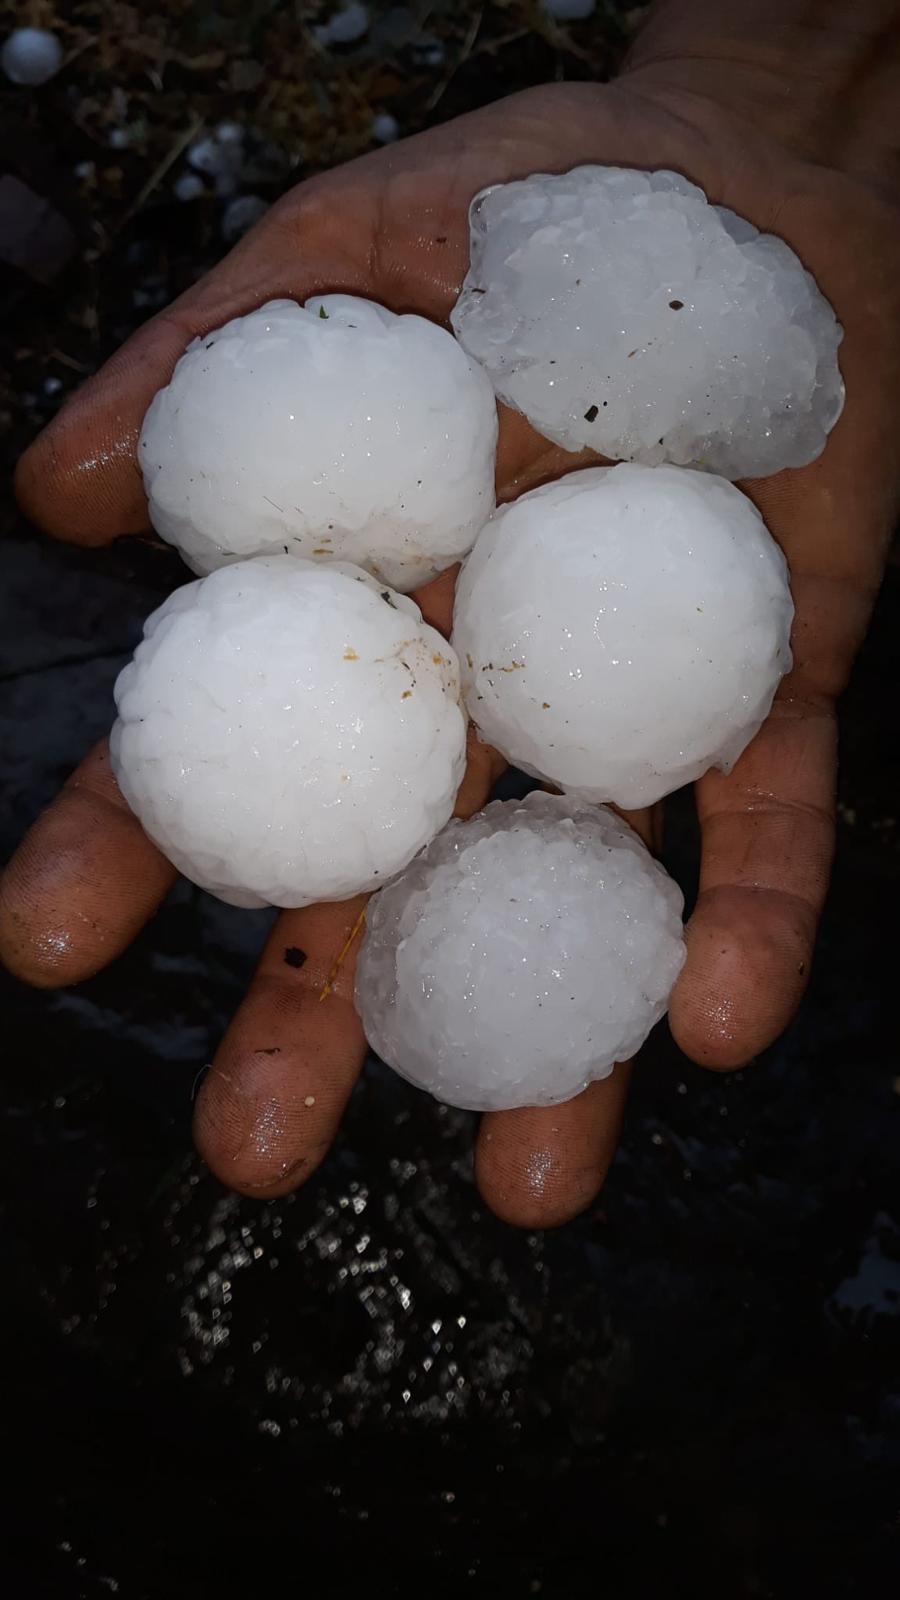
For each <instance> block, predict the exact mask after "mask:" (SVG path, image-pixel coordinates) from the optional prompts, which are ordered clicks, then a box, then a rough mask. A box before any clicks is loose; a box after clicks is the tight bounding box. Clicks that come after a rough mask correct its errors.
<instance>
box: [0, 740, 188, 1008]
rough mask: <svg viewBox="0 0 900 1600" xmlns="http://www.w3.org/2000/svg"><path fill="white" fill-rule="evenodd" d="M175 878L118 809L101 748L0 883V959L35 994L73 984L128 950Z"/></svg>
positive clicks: (35, 827)
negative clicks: (40, 990) (33, 989)
mask: <svg viewBox="0 0 900 1600" xmlns="http://www.w3.org/2000/svg"><path fill="white" fill-rule="evenodd" d="M176 876H177V874H176V872H175V869H174V867H172V866H171V865H170V863H169V862H168V861H167V860H166V859H165V857H164V856H163V855H162V854H161V853H160V851H159V850H157V848H156V846H155V845H153V844H151V842H150V840H149V839H148V838H147V836H146V834H145V833H144V832H143V830H142V829H141V827H140V824H139V823H138V822H137V820H136V818H135V817H134V816H132V814H131V812H130V811H129V810H128V808H127V806H126V805H125V802H124V800H123V799H122V796H121V794H120V793H119V790H118V788H117V786H116V783H115V779H114V778H113V776H112V772H111V770H110V764H109V752H108V749H107V747H106V743H105V741H104V742H103V743H102V744H101V745H99V746H98V747H97V748H96V749H95V750H93V751H92V752H91V754H90V755H89V756H88V757H87V758H86V760H85V761H84V762H83V763H82V765H81V766H80V767H79V768H78V770H77V771H76V772H75V773H73V775H72V777H71V778H70V779H69V782H68V783H67V784H66V786H65V788H64V789H63V790H62V791H61V793H60V794H59V795H58V796H57V798H56V800H55V801H54V802H53V803H52V804H51V805H50V806H48V808H47V810H46V811H45V812H44V813H43V815H42V816H40V817H38V819H37V821H36V822H35V823H34V824H33V826H32V827H31V828H30V829H29V831H28V833H27V834H26V835H25V838H24V839H23V840H22V843H21V844H20V846H19V848H18V850H17V851H16V852H15V854H14V855H13V857H12V859H11V860H10V862H9V864H8V866H7V867H6V870H5V872H4V873H3V876H2V879H0V960H2V962H3V965H4V966H5V967H6V968H7V970H8V971H10V972H11V973H12V974H13V975H14V976H15V977H17V978H20V979H21V980H22V981H23V982H24V983H28V984H31V985H32V986H33V987H35V988H39V989H58V988H64V987H66V986H67V985H69V984H73V983H81V982H83V981H84V979H86V978H90V977H93V976H94V974H95V973H97V972H99V971H101V969H102V968H103V967H105V966H107V965H108V963H109V962H110V961H112V960H114V958H115V957H116V956H117V955H119V954H121V952H122V950H124V949H125V947H126V946H127V945H128V944H130V943H131V941H132V939H133V938H134V937H135V936H136V935H137V933H139V931H140V929H141V928H142V927H143V926H144V924H145V923H146V922H147V921H148V919H149V918H150V917H151V916H152V915H153V913H154V911H156V909H157V907H158V906H159V905H160V903H161V901H162V900H163V899H164V898H165V896H166V894H167V893H168V891H169V889H170V888H171V887H172V884H173V883H174V882H175V878H176Z"/></svg>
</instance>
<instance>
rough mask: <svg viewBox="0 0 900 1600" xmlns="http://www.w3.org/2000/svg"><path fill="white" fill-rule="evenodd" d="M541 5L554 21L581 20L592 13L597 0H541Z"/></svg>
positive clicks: (595, 7)
mask: <svg viewBox="0 0 900 1600" xmlns="http://www.w3.org/2000/svg"><path fill="white" fill-rule="evenodd" d="M543 5H544V10H545V11H546V13H547V15H548V17H552V18H553V20H554V22H583V21H584V20H585V18H586V17H592V16H593V15H594V12H595V11H596V9H597V0H543Z"/></svg>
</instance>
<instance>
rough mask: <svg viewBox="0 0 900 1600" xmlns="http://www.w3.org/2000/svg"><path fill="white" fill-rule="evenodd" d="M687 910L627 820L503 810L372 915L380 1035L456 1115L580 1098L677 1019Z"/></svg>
mask: <svg viewBox="0 0 900 1600" xmlns="http://www.w3.org/2000/svg"><path fill="white" fill-rule="evenodd" d="M682 904H683V902H682V896H681V891H680V890H679V889H678V888H677V887H676V885H675V884H674V883H673V882H672V880H671V878H669V876H668V875H667V874H666V873H665V872H664V871H663V869H662V867H660V866H658V865H657V863H656V862H655V861H654V860H653V859H652V857H651V856H650V855H649V854H648V853H647V851H646V850H645V849H644V846H643V845H642V843H641V841H640V839H639V838H638V836H637V834H636V833H633V832H632V830H631V829H630V828H629V827H627V826H626V824H625V823H624V822H621V821H620V820H619V818H618V817H616V816H614V815H613V813H612V812H611V811H603V810H596V809H594V808H592V807H589V806H579V805H573V803H572V801H571V800H568V799H566V798H565V797H563V796H560V795H547V794H537V793H535V794H530V795H529V796H528V798H527V799H526V800H524V801H521V802H520V801H515V800H506V801H495V802H494V803H493V804H492V805H489V806H487V807H486V808H485V810H484V811H482V812H481V813H480V814H479V815H478V816H476V817H473V818H472V820H471V821H470V822H452V823H450V825H449V827H447V828H445V829H444V831H443V833H441V834H439V835H438V837H437V838H436V839H435V840H433V842H432V843H431V844H430V845H429V847H428V849H427V850H426V851H424V852H423V853H422V855H420V856H417V857H416V859H415V860H414V861H413V862H411V863H410V865H409V866H408V867H407V869H406V871H405V872H404V873H403V875H402V877H401V878H399V879H398V881H397V882H396V883H394V884H391V885H390V886H389V887H388V888H387V889H384V890H383V891H382V892H381V894H379V895H376V897H375V899H374V900H373V901H372V903H371V905H370V907H369V909H368V912H367V919H366V924H367V925H366V934H365V938H364V941H363V944H362V947H361V950H360V956H359V965H358V968H357V978H356V1003H357V1008H358V1010H359V1013H360V1016H361V1017H362V1022H363V1026H364V1028H365V1030H366V1035H367V1037H368V1039H369V1042H370V1044H371V1045H372V1047H373V1049H374V1050H376V1051H377V1052H378V1054H379V1055H380V1056H381V1057H382V1059H383V1060H384V1061H386V1062H387V1063H388V1064H389V1066H392V1067H394V1068H395V1070H396V1071H397V1072H400V1073H402V1074H403V1076H404V1077H405V1078H409V1079H410V1080H411V1081H412V1082H413V1083H415V1084H418V1085H419V1087H420V1088H422V1089H428V1090H430V1092H431V1093H432V1094H433V1095H436V1096H437V1098H438V1099H439V1100H446V1101H448V1102H449V1104H450V1105H454V1106H463V1107H465V1108H467V1109H469V1110H473V1111H504V1110H507V1109H509V1108H510V1107H512V1106H523V1105H555V1104H556V1103H557V1102H559V1101H560V1100H570V1099H571V1098H572V1096H573V1095H576V1094H578V1093H579V1092H580V1091H581V1090H582V1089H584V1088H585V1087H586V1085H587V1084H588V1083H590V1082H591V1081H592V1080H593V1079H594V1078H606V1077H608V1076H609V1074H610V1072H611V1071H612V1069H613V1065H614V1063H615V1062H616V1061H624V1060H627V1058H628V1057H629V1056H632V1055H633V1054H634V1052H635V1051H636V1050H637V1049H638V1048H639V1046H640V1045H642V1044H643V1042H644V1040H645V1039H646V1037H647V1034H648V1033H649V1032H650V1029H651V1028H652V1027H653V1025H654V1023H656V1022H658V1021H659V1018H660V1017H661V1016H662V1015H663V1013H664V1011H665V1009H666V1005H667V1003H668V999H669V994H670V992H671V989H672V985H673V984H674V982H675V979H676V978H677V976H678V974H679V972H680V970H681V967H682V964H683V962H684V940H683V936H682V928H681V911H682Z"/></svg>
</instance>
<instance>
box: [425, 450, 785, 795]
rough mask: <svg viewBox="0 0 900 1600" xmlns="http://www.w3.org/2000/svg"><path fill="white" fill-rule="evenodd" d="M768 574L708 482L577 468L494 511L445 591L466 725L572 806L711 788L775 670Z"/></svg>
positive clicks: (769, 555) (761, 535) (760, 714)
mask: <svg viewBox="0 0 900 1600" xmlns="http://www.w3.org/2000/svg"><path fill="white" fill-rule="evenodd" d="M792 617H793V604H792V602H791V593H790V588H789V586H788V574H787V568H786V566H785V561H784V557H783V556H782V554H781V551H780V550H779V548H778V546H777V545H776V544H775V542H774V540H773V539H772V538H771V537H770V536H769V534H768V532H767V531H766V527H765V524H764V522H763V520H762V517H761V516H760V515H759V512H758V511H757V510H756V508H755V506H754V505H753V504H752V502H751V501H750V500H748V499H747V498H746V496H745V495H743V494H741V493H740V491H739V490H738V489H735V488H734V486H733V485H732V484H730V483H726V482H725V480H724V479H723V478H716V477H713V476H712V475H711V474H707V473H703V472H692V471H690V470H689V469H688V468H685V467H669V466H664V467H640V466H634V465H631V464H623V465H621V466H617V467H592V468H588V469H587V470H585V471H582V472H573V473H570V475H569V476H568V477H566V478H561V479H559V480H558V481H557V482H556V483H551V484H546V485H545V486H544V487H543V488H540V489H534V490H532V492H531V493H530V494H526V495H523V496H522V498H521V499H520V500H516V501H514V502H513V504H512V505H509V506H504V507H502V508H501V509H500V510H499V511H497V512H496V514H495V515H494V517H493V518H492V520H491V521H490V522H489V523H488V524H487V527H486V528H485V529H484V530H483V532H482V533H481V534H480V536H479V539H478V542H477V544H476V545H475V548H474V550H473V551H472V554H471V555H470V556H469V559H468V561H467V562H466V564H465V566H464V568H463V571H462V573H461V575H460V579H459V583H458V585H457V594H456V608H455V623H454V631H453V643H454V645H455V647H456V651H457V654H458V656H459V659H460V667H461V671H462V676H463V691H464V695H465V699H466V703H467V705H468V709H469V713H470V715H471V717H472V719H473V721H474V722H475V723H476V724H477V725H478V728H479V729H480V731H481V733H482V735H483V736H484V738H485V739H486V740H488V741H489V743H490V744H492V745H495V746H496V747H497V749H498V750H500V751H502V753H503V754H504V755H505V756H507V757H508V758H509V760H510V761H513V762H515V764H516V765H517V766H519V767H521V768H523V769H524V770H525V771H526V772H530V773H533V774H534V775H535V776H537V777H542V778H545V779H547V780H549V781H550V782H551V783H554V784H556V785H557V786H558V787H559V788H561V789H565V790H568V791H570V792H571V793H574V794H578V795H581V796H583V797H584V798H585V799H588V800H611V801H613V802H615V803H616V804H617V805H620V806H624V807H626V808H633V807H635V806H643V805H650V804H651V803H652V802H653V801H654V800H658V799H660V797H661V796H662V795H664V794H669V793H670V792H671V791H672V790H673V789H677V788H679V787H680V786H681V785H682V784H684V783H689V782H691V781H692V780H693V779H695V778H699V777H700V776H701V775H702V773H704V772H706V770H707V769H708V768H709V767H711V766H717V767H720V768H721V769H722V770H723V771H725V772H727V771H729V770H730V768H731V767H732V766H733V764H734V762H735V761H736V760H737V758H738V756H739V755H740V754H741V751H742V750H743V749H744V748H745V746H746V745H747V744H749V742H750V740H751V739H752V738H753V736H754V734H755V733H756V732H757V730H758V728H759V727H760V724H761V723H762V721H763V720H764V718H765V717H766V716H767V714H768V711H769V707H770V706H771V703H772V697H773V695H774V692H775V689H776V687H777V684H778V682H779V679H780V678H781V677H782V675H783V674H784V673H785V672H787V671H788V669H789V667H790V665H791V652H790V643H789V640H790V628H791V619H792Z"/></svg>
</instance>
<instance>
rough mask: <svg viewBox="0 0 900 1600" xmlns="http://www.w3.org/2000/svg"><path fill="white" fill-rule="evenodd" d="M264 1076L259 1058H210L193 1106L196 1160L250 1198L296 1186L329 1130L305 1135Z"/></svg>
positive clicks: (323, 1147)
mask: <svg viewBox="0 0 900 1600" xmlns="http://www.w3.org/2000/svg"><path fill="white" fill-rule="evenodd" d="M260 1069H262V1070H260ZM265 1078H266V1072H265V1063H263V1062H260V1061H255V1060H254V1058H253V1057H252V1056H248V1057H244V1058H243V1059H235V1060H233V1061H230V1062H229V1063H228V1064H227V1065H225V1064H223V1063H221V1062H216V1063H214V1064H213V1067H212V1069H211V1071H210V1073H209V1076H208V1077H207V1078H206V1079H205V1080H204V1082H203V1083H202V1085H201V1087H200V1090H199V1092H198V1094H197V1099H196V1102H195V1105H194V1118H193V1137H194V1144H195V1145H196V1148H197V1153H198V1155H199V1156H200V1158H201V1160H202V1161H204V1162H205V1164H206V1166H207V1167H208V1168H209V1170H210V1172H211V1173H212V1174H213V1176H214V1177H215V1178H218V1179H219V1182H220V1183H223V1184H224V1185H225V1186H226V1188H228V1189H234V1190H235V1191H236V1192H237V1193H238V1194H243V1195H246V1196H247V1197H248V1198H249V1199H255V1200H275V1199H277V1198H278V1197H279V1196H280V1195H285V1194H290V1193H291V1192H292V1191H293V1190H294V1189H298V1188H299V1187H300V1186H301V1184H303V1183H305V1182H306V1180H307V1178H310V1177H312V1174H313V1173H314V1172H315V1170H316V1168H317V1167H318V1166H319V1165H320V1164H321V1162H322V1160H323V1159H324V1157H325V1155H326V1154H327V1152H328V1149H329V1147H330V1144H331V1139H332V1135H333V1129H329V1131H328V1132H327V1134H325V1135H324V1136H323V1135H322V1134H321V1133H320V1134H319V1135H318V1136H316V1135H315V1134H313V1135H312V1136H310V1131H309V1130H305V1129H304V1127H303V1117H302V1115H301V1114H299V1108H298V1107H297V1106H296V1105H295V1104H293V1103H292V1100H291V1097H290V1096H289V1095H286V1094H285V1093H284V1092H283V1087H282V1086H279V1085H276V1084H272V1083H269V1084H268V1085H267V1084H266V1082H265ZM305 1098H307V1097H305V1096H304V1099H305Z"/></svg>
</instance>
